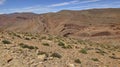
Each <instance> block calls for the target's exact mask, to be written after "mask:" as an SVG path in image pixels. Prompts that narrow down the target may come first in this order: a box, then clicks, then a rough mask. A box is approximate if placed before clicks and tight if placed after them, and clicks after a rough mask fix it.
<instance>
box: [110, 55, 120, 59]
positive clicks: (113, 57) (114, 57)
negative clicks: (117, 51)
mask: <svg viewBox="0 0 120 67" xmlns="http://www.w3.org/2000/svg"><path fill="white" fill-rule="evenodd" d="M109 57H110V58H112V59H120V57H116V56H109Z"/></svg>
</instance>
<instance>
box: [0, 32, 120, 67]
mask: <svg viewBox="0 0 120 67" xmlns="http://www.w3.org/2000/svg"><path fill="white" fill-rule="evenodd" d="M0 67H120V45H114V44H112V43H110V44H108V43H99V42H93V41H90V40H82V39H73V38H65V37H59V36H52V35H40V34H37V33H36V34H35V33H34V34H30V33H15V32H2V33H0Z"/></svg>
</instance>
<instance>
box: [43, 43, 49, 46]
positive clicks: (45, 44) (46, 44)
mask: <svg viewBox="0 0 120 67" xmlns="http://www.w3.org/2000/svg"><path fill="white" fill-rule="evenodd" d="M42 45H44V46H50V45H49V44H48V43H42Z"/></svg>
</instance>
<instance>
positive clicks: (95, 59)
mask: <svg viewBox="0 0 120 67" xmlns="http://www.w3.org/2000/svg"><path fill="white" fill-rule="evenodd" d="M91 60H93V61H99V60H98V59H97V58H92V59H91Z"/></svg>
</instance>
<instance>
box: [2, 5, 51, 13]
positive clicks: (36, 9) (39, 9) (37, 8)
mask: <svg viewBox="0 0 120 67" xmlns="http://www.w3.org/2000/svg"><path fill="white" fill-rule="evenodd" d="M50 10H51V9H50V8H48V7H43V6H38V5H36V6H32V7H25V8H13V9H3V10H0V12H4V13H14V12H35V13H45V12H49V11H50ZM8 11H9V12H8Z"/></svg>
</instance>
